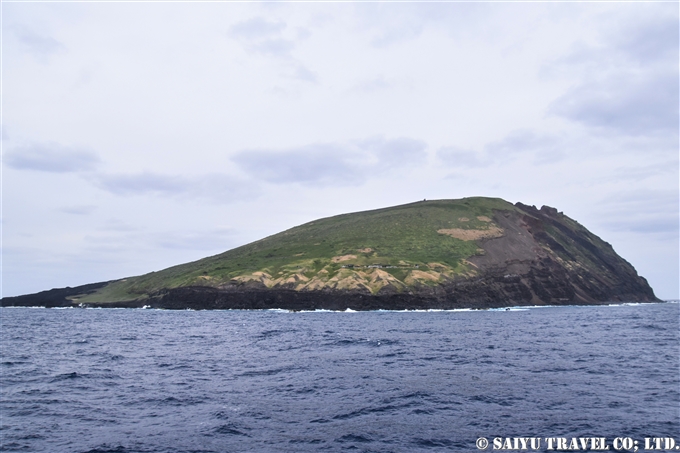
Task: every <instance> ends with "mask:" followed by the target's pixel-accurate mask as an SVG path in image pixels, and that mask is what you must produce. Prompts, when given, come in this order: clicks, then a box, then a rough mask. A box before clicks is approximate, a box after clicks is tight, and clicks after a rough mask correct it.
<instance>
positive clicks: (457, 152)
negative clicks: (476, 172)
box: [437, 146, 491, 168]
mask: <svg viewBox="0 0 680 453" xmlns="http://www.w3.org/2000/svg"><path fill="white" fill-rule="evenodd" d="M437 158H438V159H439V160H440V161H442V162H443V163H444V164H446V165H447V166H450V167H470V168H473V167H488V166H489V165H491V160H489V159H488V157H487V156H486V155H484V154H482V153H476V152H474V151H469V150H465V149H460V148H456V147H453V146H445V147H443V148H440V149H439V150H438V151H437Z"/></svg>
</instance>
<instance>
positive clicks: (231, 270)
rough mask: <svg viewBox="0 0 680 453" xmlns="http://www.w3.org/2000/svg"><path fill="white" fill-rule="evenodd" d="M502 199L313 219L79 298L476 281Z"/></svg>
mask: <svg viewBox="0 0 680 453" xmlns="http://www.w3.org/2000/svg"><path fill="white" fill-rule="evenodd" d="M494 210H503V211H514V210H516V208H515V206H513V205H512V204H510V203H508V202H506V201H504V200H502V199H500V198H484V197H473V198H463V199H460V200H433V201H425V200H424V201H420V202H416V203H410V204H406V205H401V206H396V207H391V208H385V209H377V210H372V211H365V212H357V213H352V214H343V215H338V216H334V217H328V218H324V219H319V220H315V221H313V222H309V223H305V224H303V225H300V226H297V227H294V228H291V229H289V230H286V231H283V232H281V233H278V234H275V235H273V236H269V237H267V238H264V239H261V240H259V241H256V242H253V243H250V244H247V245H244V246H241V247H238V248H235V249H232V250H229V251H227V252H224V253H221V254H219V255H215V256H211V257H208V258H204V259H201V260H198V261H194V262H191V263H187V264H182V265H179V266H174V267H171V268H168V269H165V270H162V271H159V272H151V273H149V274H145V275H142V276H138V277H130V278H127V279H123V280H117V281H114V282H111V283H109V284H108V285H106V286H104V287H103V288H101V289H99V290H98V291H97V292H94V293H91V294H88V295H85V296H82V297H79V298H77V301H78V302H85V303H97V302H114V301H125V300H134V299H136V300H142V299H144V298H146V297H148V295H149V294H152V293H154V292H157V291H160V290H165V289H172V288H179V287H195V286H204V287H214V288H224V287H228V286H231V287H233V286H234V285H241V286H242V287H248V286H249V285H250V286H260V287H267V288H275V287H278V288H288V289H295V290H298V291H305V290H326V289H341V290H342V289H347V290H353V289H357V288H359V289H363V290H367V291H370V292H371V293H373V294H375V293H377V292H378V291H379V290H380V289H381V288H383V287H384V286H387V285H389V286H390V287H391V288H393V289H394V290H396V291H403V290H405V289H406V288H408V287H411V286H414V285H421V286H422V285H431V286H434V285H437V284H439V283H440V282H441V281H442V279H444V278H450V277H453V276H455V275H463V274H466V275H474V273H475V269H474V267H472V266H470V264H469V262H467V261H466V259H467V258H469V257H472V256H474V255H478V254H482V253H483V250H481V249H480V248H479V246H478V245H477V242H476V239H479V238H484V237H497V233H498V232H500V234H502V230H501V229H500V228H498V226H497V225H495V224H494V223H493V221H492V220H491V219H492V218H493V215H494Z"/></svg>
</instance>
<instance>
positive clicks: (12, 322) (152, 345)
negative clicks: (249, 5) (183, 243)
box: [0, 302, 680, 453]
mask: <svg viewBox="0 0 680 453" xmlns="http://www.w3.org/2000/svg"><path fill="white" fill-rule="evenodd" d="M0 320H1V322H2V333H1V335H2V336H1V338H0V340H1V341H0V347H1V356H2V364H1V368H0V371H1V375H0V391H1V400H0V403H1V406H0V428H1V429H0V450H1V451H3V452H51V453H59V452H78V453H79V452H90V453H95V452H98V453H103V452H118V453H127V452H172V453H184V452H187V453H188V452H206V453H207V452H220V453H224V452H264V453H266V452H343V451H351V452H409V453H411V452H458V451H460V452H473V451H480V449H485V450H488V451H491V450H493V449H494V448H495V447H499V446H500V447H501V448H495V449H496V450H500V449H505V450H509V449H514V450H515V451H519V450H522V448H521V447H522V445H523V443H522V441H515V440H513V439H514V438H517V437H522V438H529V437H531V438H534V439H536V438H538V441H539V442H540V445H536V444H534V447H537V448H536V450H540V451H550V450H549V448H548V447H549V444H548V439H553V440H552V441H550V442H558V441H557V440H555V439H558V438H564V439H566V440H565V441H564V442H566V443H563V444H558V443H555V444H550V445H551V446H553V447H554V446H555V445H557V446H559V445H562V446H565V445H568V444H569V445H571V447H573V446H574V445H575V444H573V443H571V442H572V439H573V438H576V439H584V438H597V439H600V438H604V442H606V445H607V446H608V447H609V448H610V449H611V450H613V451H614V450H617V449H618V450H629V451H637V450H633V445H635V447H636V448H638V447H639V450H640V451H644V448H643V447H645V442H648V445H652V446H654V445H658V446H661V447H662V448H665V446H664V444H663V443H658V444H654V443H653V442H656V441H654V440H652V441H650V440H649V439H655V438H659V439H662V438H668V439H670V440H666V442H670V441H671V440H673V441H674V442H677V443H680V326H679V324H680V305H679V304H678V303H677V302H672V303H657V304H621V305H616V306H580V307H577V306H565V307H535V308H521V309H520V308H517V309H510V310H474V311H428V312H413V311H409V312H390V311H374V312H286V311H280V310H278V311H277V310H269V311H231V310H225V311H170V310H144V309H44V308H2V309H0ZM508 438H510V439H509V440H508ZM480 439H484V440H485V441H486V442H488V445H487V444H485V441H484V440H480ZM499 439H500V440H499ZM626 439H630V440H626ZM645 439H648V440H645ZM590 441H592V439H591V440H586V442H590ZM560 442H561V441H560ZM593 442H594V441H593ZM632 442H638V443H636V444H633V443H632ZM650 442H651V443H650ZM659 442H662V441H659ZM525 444H526V448H525V449H524V450H530V449H531V444H530V443H529V442H528V441H527V442H525ZM578 445H584V446H585V445H586V443H583V444H578ZM588 445H592V444H588ZM595 445H597V444H595ZM508 447H510V448H508ZM513 447H518V448H513ZM615 447H616V448H615ZM629 447H630V448H629ZM671 449H672V448H671ZM571 450H572V451H573V448H572V449H571Z"/></svg>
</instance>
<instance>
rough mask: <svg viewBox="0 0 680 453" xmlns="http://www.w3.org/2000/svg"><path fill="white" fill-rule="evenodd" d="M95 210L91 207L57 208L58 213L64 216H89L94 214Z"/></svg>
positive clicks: (94, 207)
mask: <svg viewBox="0 0 680 453" xmlns="http://www.w3.org/2000/svg"><path fill="white" fill-rule="evenodd" d="M96 208H97V207H96V206H93V205H77V206H63V207H61V208H59V211H60V212H63V213H65V214H73V215H89V214H91V213H92V212H94V210H95V209H96Z"/></svg>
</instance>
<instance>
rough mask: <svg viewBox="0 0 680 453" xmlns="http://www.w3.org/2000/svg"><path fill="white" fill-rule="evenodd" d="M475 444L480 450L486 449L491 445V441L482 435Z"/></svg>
mask: <svg viewBox="0 0 680 453" xmlns="http://www.w3.org/2000/svg"><path fill="white" fill-rule="evenodd" d="M475 444H476V445H477V449H478V450H486V447H488V446H489V441H488V440H486V438H485V437H480V438H479V439H477V442H475Z"/></svg>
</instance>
